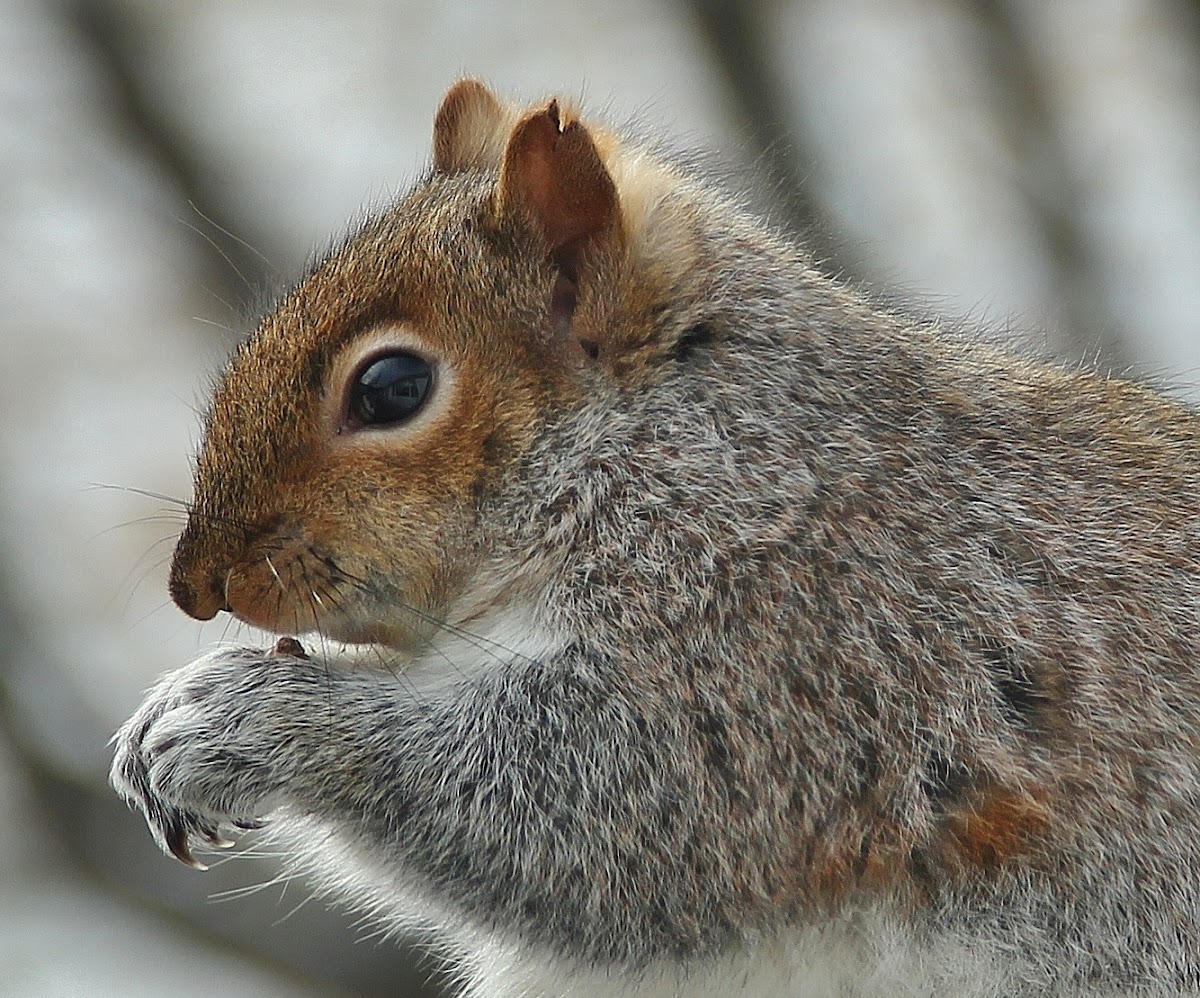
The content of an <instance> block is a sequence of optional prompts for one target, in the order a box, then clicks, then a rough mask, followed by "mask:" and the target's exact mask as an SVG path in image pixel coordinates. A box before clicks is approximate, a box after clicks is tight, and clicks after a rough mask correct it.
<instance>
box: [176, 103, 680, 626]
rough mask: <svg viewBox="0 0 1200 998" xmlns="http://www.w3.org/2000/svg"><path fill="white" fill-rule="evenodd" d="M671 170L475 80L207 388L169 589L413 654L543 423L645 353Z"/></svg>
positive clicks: (471, 562)
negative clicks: (383, 198) (396, 185)
mask: <svg viewBox="0 0 1200 998" xmlns="http://www.w3.org/2000/svg"><path fill="white" fill-rule="evenodd" d="M614 173H615V174H616V176H617V177H622V176H623V177H624V178H625V181H626V184H625V186H626V188H627V193H628V197H626V198H623V199H622V198H620V197H619V196H618V191H617V186H616V183H615V182H614ZM635 176H636V180H631V179H630V178H632V177H635ZM664 179H665V177H664V175H663V170H662V168H661V167H657V166H655V167H646V168H643V169H640V170H639V169H637V168H636V167H634V168H631V167H630V165H629V163H627V162H625V161H624V160H623V159H622V152H621V150H620V149H619V148H618V147H617V145H616V143H615V142H614V141H613V140H611V139H609V138H608V137H607V136H604V135H601V134H599V133H595V134H594V133H592V132H589V130H588V129H587V128H585V127H584V126H583V125H582V124H581V123H580V122H579V121H577V120H574V119H572V118H569V117H566V116H564V115H563V114H562V113H561V112H560V110H559V107H558V104H557V102H551V103H550V104H549V105H548V106H546V107H544V108H541V109H538V110H535V111H533V112H530V113H527V114H525V115H524V116H521V115H519V114H518V113H517V112H515V111H514V110H512V109H510V108H506V107H504V106H503V105H501V104H500V103H499V102H498V101H497V100H496V98H495V97H493V96H492V94H491V93H490V92H489V91H488V90H487V89H485V88H484V87H483V86H482V85H481V84H479V83H476V82H474V81H464V82H463V83H460V84H458V85H457V86H456V87H455V88H454V89H452V90H451V91H450V93H449V94H448V95H447V97H446V98H445V100H444V102H443V104H442V107H441V109H440V111H439V112H438V116H437V119H436V122H435V129H434V169H433V171H432V173H431V175H430V176H429V177H428V178H427V179H426V180H425V181H424V182H422V183H420V184H419V185H418V186H417V187H416V188H415V189H414V190H413V191H412V192H411V193H410V194H409V195H408V196H406V197H405V198H403V199H402V200H400V201H399V202H398V203H397V204H395V205H394V206H393V207H392V208H391V209H390V210H388V211H387V212H385V213H384V214H382V215H381V216H379V217H378V218H375V219H373V220H371V221H369V222H368V223H367V224H366V225H365V226H364V227H363V228H362V229H361V230H360V231H359V232H358V233H357V234H355V235H353V236H352V237H351V238H349V239H348V240H347V241H346V242H345V244H344V245H343V246H342V247H341V248H339V249H338V250H336V251H335V252H333V253H332V254H331V255H330V256H329V257H327V258H326V259H325V260H324V261H323V262H322V263H320V264H319V265H317V266H316V267H315V268H314V269H313V270H312V272H311V273H310V274H309V275H308V276H307V277H306V278H305V279H304V280H303V281H302V282H300V283H299V284H298V285H297V286H296V287H295V288H294V289H293V290H292V291H291V292H290V293H289V294H287V295H286V296H285V297H284V298H283V299H282V301H281V302H280V303H279V304H278V306H277V307H276V308H275V310H274V311H273V312H272V313H271V314H269V315H268V316H267V317H266V318H265V319H264V320H263V321H262V323H261V324H260V326H259V328H258V330H257V331H256V333H255V334H254V335H253V336H252V337H251V338H250V339H249V340H248V342H246V343H245V344H243V346H242V347H241V348H240V349H239V351H238V352H237V353H236V355H235V357H234V358H233V360H232V361H231V363H230V365H229V367H228V369H227V370H226V372H225V374H224V376H223V378H222V379H221V381H220V383H219V385H218V387H217V390H216V393H215V396H214V399H213V402H212V406H211V409H210V412H209V414H208V418H207V424H206V432H205V441H204V444H203V447H202V450H201V453H200V456H199V460H198V465H197V473H196V493H195V502H194V506H193V508H192V509H191V511H190V515H189V518H188V523H187V526H186V528H185V530H184V532H183V535H182V536H181V538H180V541H179V544H178V547H177V549H176V551H175V557H174V563H173V565H172V571H171V583H170V588H171V594H172V597H173V598H174V600H175V602H176V603H177V604H178V605H179V606H180V607H181V608H182V609H183V610H184V611H186V612H187V613H189V614H190V615H192V616H194V617H197V618H200V619H208V618H211V617H212V616H214V615H215V614H216V613H217V612H218V611H220V610H227V611H230V612H232V613H233V614H234V615H235V616H237V617H239V618H240V619H242V620H244V621H246V622H248V623H251V624H254V625H257V626H259V627H263V628H266V629H268V630H272V631H277V632H284V633H289V634H300V633H304V632H308V631H314V630H316V631H320V632H321V633H322V634H324V635H326V636H328V637H332V638H334V639H337V640H343V641H351V642H371V643H380V644H384V645H388V646H392V647H396V648H411V647H413V642H414V641H415V640H420V639H421V637H422V634H423V631H424V625H423V623H422V621H425V620H429V619H430V618H431V617H433V616H438V615H440V614H442V613H443V612H444V611H445V609H446V607H447V606H448V604H449V603H450V602H451V601H453V600H454V599H455V598H456V597H458V596H459V595H461V592H462V590H463V588H464V587H465V586H466V585H467V584H468V582H469V580H470V577H471V575H472V572H473V571H474V569H475V567H476V566H477V565H478V563H479V561H480V559H481V558H482V557H484V554H485V552H484V550H483V548H484V547H485V545H484V544H483V543H482V541H481V538H480V537H479V535H478V533H477V530H476V526H477V522H476V521H477V513H478V509H479V505H480V502H481V501H482V498H483V497H485V496H486V495H487V494H488V492H489V490H490V489H492V488H494V487H495V486H496V483H497V482H498V481H499V480H501V479H503V477H504V475H505V474H506V472H507V469H509V468H511V467H512V466H513V464H514V463H515V462H516V461H517V460H518V459H519V456H520V455H521V454H522V453H523V451H524V450H525V449H526V448H527V447H528V445H529V443H530V441H531V440H532V439H533V438H534V437H535V436H536V434H537V432H538V428H539V426H541V425H543V424H544V422H545V421H546V420H548V419H553V418H555V416H554V414H555V412H556V411H559V410H561V408H562V407H563V406H569V405H571V403H572V399H573V398H577V397H579V394H580V393H581V392H585V391H587V384H588V380H589V378H592V377H594V376H595V373H596V371H597V370H599V369H607V370H610V371H611V370H616V369H617V368H619V366H620V364H621V363H622V362H628V358H629V356H630V355H631V353H632V352H636V350H645V349H651V348H652V345H648V341H649V339H650V337H649V336H648V335H647V333H646V332H645V331H646V330H649V329H651V328H653V326H652V317H653V313H654V309H655V307H656V304H657V298H658V297H661V295H662V294H663V293H665V287H664V285H665V284H667V283H669V277H670V274H671V272H672V265H664V264H663V263H662V262H661V261H656V260H655V259H654V257H655V255H656V254H655V253H653V252H651V251H648V249H647V246H648V245H649V244H655V245H661V244H662V240H663V238H664V235H665V233H667V232H668V231H670V228H671V227H670V226H667V225H665V224H664V213H663V212H662V211H658V212H657V215H655V211H654V210H653V209H654V208H657V207H658V206H661V205H663V204H664V203H665V197H664V193H663V192H664V190H665V187H664V184H663V181H664ZM647 206H649V209H648V207H647ZM676 227H678V226H676ZM649 234H653V235H652V236H651V235H649ZM682 241H683V240H681V239H680V240H677V242H682ZM658 255H659V256H661V254H658ZM678 255H679V254H678V253H676V254H675V255H674V256H675V257H676V258H677V257H678ZM675 263H676V264H677V263H678V260H677V259H676V261H675ZM397 606H404V607H408V608H411V610H412V613H411V615H410V616H409V617H408V618H407V619H404V616H403V615H398V614H397V612H396V608H397Z"/></svg>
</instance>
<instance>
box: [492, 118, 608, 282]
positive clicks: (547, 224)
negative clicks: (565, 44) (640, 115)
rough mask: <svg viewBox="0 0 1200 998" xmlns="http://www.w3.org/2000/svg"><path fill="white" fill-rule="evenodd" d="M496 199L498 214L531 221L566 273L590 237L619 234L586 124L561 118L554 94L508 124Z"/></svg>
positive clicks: (602, 169) (573, 267)
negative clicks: (513, 124)
mask: <svg viewBox="0 0 1200 998" xmlns="http://www.w3.org/2000/svg"><path fill="white" fill-rule="evenodd" d="M498 201H499V207H500V211H501V213H502V214H504V215H507V216H512V215H523V216H524V217H525V218H526V219H527V220H528V221H530V222H532V223H533V224H534V226H536V228H537V229H538V231H539V232H540V233H541V235H542V237H543V238H544V239H545V241H546V245H547V246H548V247H549V248H550V253H551V255H552V256H553V258H554V260H555V262H556V263H557V264H558V265H559V266H560V267H561V268H562V269H563V270H564V271H565V272H566V273H567V275H568V277H570V278H571V279H574V278H575V276H576V273H575V270H576V266H577V264H578V259H579V256H580V254H581V252H582V251H583V249H584V248H585V246H587V245H588V244H589V242H591V241H592V240H595V239H599V238H602V237H605V236H612V237H619V236H620V232H621V217H620V210H619V205H618V199H617V188H616V185H615V184H614V183H613V179H612V177H611V176H610V175H609V172H608V169H607V168H606V167H605V165H604V161H603V160H602V159H601V157H600V153H599V151H598V150H597V148H596V144H595V142H594V141H593V140H592V137H591V135H590V134H589V133H588V130H587V129H586V128H585V127H584V126H583V125H582V124H581V123H580V122H579V121H578V120H577V119H575V118H572V119H570V120H568V121H566V122H564V121H563V120H562V118H561V116H560V112H559V107H558V101H557V100H552V101H551V102H550V103H549V104H548V105H547V106H546V107H544V108H542V109H541V110H539V111H533V112H531V113H530V114H527V115H526V116H525V117H524V118H522V119H521V120H520V121H519V122H518V123H517V126H516V127H515V128H514V129H513V131H512V135H511V136H510V137H509V140H508V145H507V147H506V148H505V150H504V162H503V164H502V165H501V167H500V186H499V190H498Z"/></svg>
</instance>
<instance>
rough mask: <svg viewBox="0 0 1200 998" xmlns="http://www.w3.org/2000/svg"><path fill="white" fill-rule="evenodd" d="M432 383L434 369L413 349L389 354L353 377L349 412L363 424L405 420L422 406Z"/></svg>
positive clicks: (374, 424)
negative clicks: (407, 351)
mask: <svg viewBox="0 0 1200 998" xmlns="http://www.w3.org/2000/svg"><path fill="white" fill-rule="evenodd" d="M432 384H433V369H432V368H431V367H430V366H429V362H428V361H425V360H422V359H421V358H420V357H418V356H416V355H415V354H411V353H389V354H386V355H385V356H383V357H378V358H376V359H375V360H373V361H372V362H371V363H370V364H368V365H367V366H366V367H364V368H363V369H362V370H361V371H360V372H359V373H358V375H357V376H356V377H355V378H354V381H353V382H352V383H351V385H350V397H349V402H348V406H347V410H348V415H349V417H350V419H351V420H353V421H354V422H355V423H358V424H359V425H361V426H388V425H390V424H392V423H399V422H402V421H403V420H405V419H408V418H409V416H411V415H412V414H413V413H415V412H416V411H417V410H418V409H420V408H421V406H422V405H423V404H424V402H425V399H426V397H427V396H428V395H429V388H430V386H431V385H432Z"/></svg>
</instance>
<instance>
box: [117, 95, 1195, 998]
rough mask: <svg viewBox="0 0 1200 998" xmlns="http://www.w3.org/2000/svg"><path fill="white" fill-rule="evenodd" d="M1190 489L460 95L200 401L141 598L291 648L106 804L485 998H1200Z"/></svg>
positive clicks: (611, 152)
mask: <svg viewBox="0 0 1200 998" xmlns="http://www.w3.org/2000/svg"><path fill="white" fill-rule="evenodd" d="M1198 486H1200V418H1198V417H1197V415H1196V414H1195V413H1194V412H1192V411H1190V410H1189V409H1188V408H1186V407H1185V406H1183V405H1181V404H1179V403H1177V402H1175V401H1172V400H1170V399H1167V398H1165V397H1162V396H1161V395H1159V394H1156V393H1155V392H1153V391H1151V390H1149V389H1147V388H1145V387H1141V386H1139V385H1136V384H1132V383H1129V382H1126V381H1121V380H1116V379H1112V378H1106V377H1102V376H1100V375H1098V374H1096V373H1093V372H1091V371H1087V370H1068V369H1065V368H1063V367H1061V366H1052V365H1049V364H1042V363H1039V362H1035V361H1032V360H1028V359H1021V358H1018V357H1016V356H1011V355H1009V354H1006V353H1004V352H1003V351H1001V350H1000V349H998V348H996V347H994V346H990V345H988V344H986V343H985V342H983V341H982V340H981V339H980V338H972V337H970V336H965V335H956V334H953V333H950V332H947V331H945V330H943V329H941V328H938V327H937V325H936V324H931V323H925V322H920V321H916V320H912V319H908V318H905V317H903V316H900V315H897V314H894V313H893V312H890V311H888V310H886V309H884V308H882V307H880V306H878V305H877V304H875V303H874V302H873V300H872V299H871V298H870V297H869V296H867V295H866V294H864V293H862V292H860V291H859V290H857V289H855V288H852V287H848V286H846V285H845V284H844V283H841V282H839V281H836V280H834V279H831V278H830V277H829V276H827V275H826V274H825V273H823V272H822V271H821V270H820V269H819V268H818V267H817V266H815V265H814V263H813V262H812V260H811V259H810V257H809V256H808V255H807V254H806V252H805V250H804V248H803V247H802V246H800V245H797V244H796V243H795V242H794V241H792V240H791V239H789V238H788V237H786V236H784V235H782V234H780V233H779V232H778V231H776V230H775V229H774V228H772V227H771V226H770V225H768V224H766V223H764V222H763V221H761V220H760V219H758V218H756V217H753V216H752V215H751V214H750V213H748V212H747V211H745V210H743V208H742V207H741V206H740V205H739V204H738V203H737V202H736V201H735V200H732V199H731V198H730V197H729V196H728V195H726V194H724V193H722V192H719V191H716V190H714V189H712V188H711V186H710V185H708V184H706V183H705V182H704V181H702V180H700V179H697V178H696V177H695V176H693V175H692V174H691V173H689V172H688V171H687V170H686V169H684V168H682V167H680V166H677V165H675V164H673V163H672V162H670V161H669V160H667V159H664V158H660V157H659V156H658V155H657V154H656V153H654V152H653V151H651V150H648V149H646V148H644V147H641V146H639V145H637V144H635V143H632V142H629V141H626V140H624V139H622V138H621V137H619V136H617V135H616V134H614V133H612V132H609V131H607V130H605V129H603V128H601V127H598V126H593V125H591V124H584V123H582V122H581V121H580V120H579V119H578V118H577V117H576V115H575V114H574V113H571V112H568V111H567V110H565V109H564V108H563V107H562V105H560V104H559V103H558V102H557V101H552V102H550V103H549V104H547V105H543V106H540V107H535V108H532V109H527V110H521V109H518V108H514V107H510V106H508V105H505V104H503V103H501V102H500V101H499V100H497V99H496V98H495V97H494V96H493V95H492V93H491V92H490V91H489V90H487V89H486V88H485V87H484V86H483V85H482V84H480V83H477V82H474V81H469V80H468V81H463V82H461V83H459V84H457V85H456V86H455V87H454V88H453V89H452V90H451V91H450V92H449V93H448V94H447V96H446V98H445V100H444V102H443V104H442V106H441V109H440V110H439V112H438V114H437V118H436V121H435V127H434V159H433V166H432V169H431V170H430V171H429V173H428V175H427V176H425V177H424V178H423V179H422V180H421V181H420V182H418V183H417V184H416V185H415V187H413V189H412V190H411V191H410V192H409V193H408V194H407V195H405V196H404V197H402V198H400V199H399V200H398V201H396V202H395V204H393V205H392V206H391V207H389V208H387V209H386V210H385V211H383V212H382V213H380V214H378V215H377V216H376V217H374V218H372V219H370V220H369V221H367V222H366V223H365V224H363V225H362V227H361V228H360V229H359V230H358V231H357V232H355V233H354V234H353V235H351V236H350V237H349V238H348V239H346V240H345V242H344V243H343V244H342V245H341V246H339V247H338V248H336V249H335V250H334V251H332V252H331V253H330V254H329V255H328V256H327V257H325V258H324V259H323V260H322V261H321V262H319V263H318V264H317V265H315V266H314V267H313V268H312V269H311V271H310V272H309V273H308V274H307V275H306V276H305V277H304V278H303V279H302V280H301V281H299V283H297V284H296V285H295V287H293V288H292V289H291V290H290V291H289V292H288V293H287V294H286V295H285V296H284V297H283V298H282V299H281V300H280V301H279V303H278V305H277V306H276V307H275V308H274V310H273V311H272V312H271V313H270V314H269V315H267V316H266V317H265V318H264V319H263V320H262V322H261V325H260V326H259V328H258V330H257V332H255V333H254V335H253V336H251V338H250V339H249V340H248V341H247V342H246V343H245V344H243V345H242V347H241V348H240V349H239V350H238V351H237V353H236V355H235V356H234V358H233V359H232V361H231V362H230V364H229V367H228V369H227V370H226V372H225V374H224V376H223V378H222V380H221V381H220V384H219V385H218V387H217V389H216V392H215V396H214V398H213V401H212V406H211V409H210V411H209V413H208V417H207V422H206V427H205V440H204V444H203V447H202V450H201V452H200V456H199V459H198V467H197V472H196V488H195V497H194V502H193V505H192V507H191V510H190V515H189V518H188V522H187V526H186V528H185V530H184V532H183V535H182V537H181V538H180V541H179V545H178V547H177V549H176V552H175V560H174V565H173V568H172V572H171V583H170V587H171V594H172V596H173V598H174V599H175V601H176V603H178V604H179V606H180V607H182V608H183V609H184V610H185V611H186V612H187V613H189V614H191V615H192V616H194V617H197V618H200V619H208V618H210V617H212V616H214V615H215V614H217V613H218V612H221V611H226V612H229V613H232V614H234V615H235V616H236V617H238V618H240V619H241V620H243V621H246V622H249V623H251V624H254V625H257V626H259V627H262V628H265V629H267V630H270V631H274V632H277V633H280V634H283V635H287V636H288V637H285V638H283V639H282V640H281V641H280V642H279V644H278V645H277V646H276V647H275V648H274V649H268V650H263V649H254V648H221V649H217V650H216V651H214V652H212V653H210V654H208V655H206V656H205V657H203V658H201V659H200V660H199V661H197V662H195V663H193V664H191V665H189V666H187V667H185V668H183V669H181V670H179V671H177V672H175V673H173V674H171V675H169V676H167V677H166V678H165V679H164V680H163V681H162V682H161V683H160V684H159V685H158V686H157V687H156V688H154V689H153V690H152V691H151V692H150V693H149V694H148V697H147V699H146V701H145V703H144V704H143V706H142V707H141V708H140V709H139V710H138V711H137V713H136V714H135V715H134V716H133V718H132V719H131V720H130V721H129V722H128V723H127V724H126V725H125V726H124V727H123V728H122V729H121V731H120V732H119V734H118V736H117V740H116V741H117V753H116V759H115V761H114V763H113V770H112V779H113V784H114V786H115V787H116V788H117V790H118V791H119V792H120V793H121V794H122V795H123V796H124V797H125V798H126V799H127V800H128V801H129V802H131V804H133V805H135V806H136V807H138V808H140V809H141V811H142V812H143V813H144V814H145V816H146V818H147V820H148V821H149V824H150V827H151V829H152V830H153V832H154V834H155V835H156V837H157V838H158V840H159V842H160V843H161V844H162V846H163V847H164V848H165V849H167V850H168V851H170V852H171V853H173V854H174V855H175V856H177V857H178V858H179V859H181V860H183V861H184V862H192V863H194V862H195V860H194V859H193V856H192V851H191V850H192V847H193V846H194V845H197V844H201V845H203V844H209V845H222V844H227V842H228V840H227V838H226V836H227V835H228V834H230V832H231V830H236V829H237V828H239V827H248V826H255V825H259V824H262V823H263V822H265V821H267V820H269V821H270V824H271V827H272V829H273V830H274V832H275V833H276V834H278V835H280V836H281V840H283V841H286V842H287V844H288V845H287V848H288V850H289V851H290V853H291V855H292V857H293V860H294V862H295V864H296V865H297V866H298V867H299V868H302V869H307V870H309V871H311V872H312V873H313V875H314V876H315V877H316V878H317V880H318V882H319V883H320V884H322V885H323V886H325V887H327V888H329V889H331V890H334V891H340V892H342V893H344V894H347V895H348V896H349V897H351V898H352V899H353V900H355V901H356V902H358V903H361V904H363V905H365V906H367V907H368V908H369V909H371V910H372V911H373V913H374V914H375V916H376V917H378V918H379V919H381V920H383V921H384V922H386V923H387V924H389V925H419V926H433V927H434V928H435V929H436V931H437V933H438V938H440V939H442V940H445V941H446V944H447V945H448V946H450V947H452V948H454V949H455V952H457V953H458V959H459V960H460V964H459V965H460V968H461V976H462V982H463V987H464V990H465V993H466V994H470V995H473V996H480V998H483V996H487V998H493V996H513V998H515V996H518V995H529V996H542V995H567V994H570V995H572V996H591V995H596V996H599V995H612V996H650V995H655V996H658V995H675V994H696V995H711V996H718V995H719V996H732V995H737V994H741V995H747V996H749V995H755V996H765V995H771V996H788V998H795V996H801V995H806V996H807V995H828V996H833V995H837V996H861V998H865V996H888V998H898V996H917V995H920V996H930V995H937V996H957V998H966V996H971V998H1002V996H1003V998H1013V996H1022V995H1056V996H1084V995H1087V996H1093V995H1106V996H1109V995H1112V996H1115V995H1145V996H1168V995H1170V996H1177V995H1181V994H1193V993H1200V501H1198V500H1200V487H1198ZM304 634H316V635H319V643H317V644H312V643H310V652H309V653H310V654H312V655H314V657H312V658H310V657H309V655H308V654H306V653H305V651H304V649H303V648H302V646H301V645H300V644H299V643H298V642H297V641H296V640H294V638H292V637H290V636H292V635H304ZM328 642H349V643H355V644H363V645H368V646H373V647H374V649H375V652H376V661H377V667H371V666H369V665H364V664H362V663H363V661H364V659H363V658H362V657H361V656H360V657H359V659H358V660H357V662H358V664H356V665H353V666H352V665H348V664H347V663H346V662H345V661H343V660H342V659H341V658H339V657H338V656H330V655H327V654H320V655H318V654H316V650H317V649H324V648H325V646H326V644H327V643H328Z"/></svg>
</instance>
